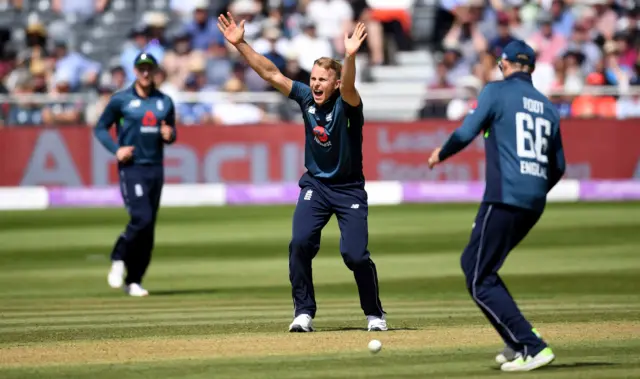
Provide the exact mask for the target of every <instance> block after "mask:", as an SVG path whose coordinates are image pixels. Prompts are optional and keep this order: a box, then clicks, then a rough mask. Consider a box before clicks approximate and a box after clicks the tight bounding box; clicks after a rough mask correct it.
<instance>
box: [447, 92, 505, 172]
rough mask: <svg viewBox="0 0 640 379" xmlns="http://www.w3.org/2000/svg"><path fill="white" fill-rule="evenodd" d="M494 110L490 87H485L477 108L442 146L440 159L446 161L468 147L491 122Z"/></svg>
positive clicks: (479, 97)
mask: <svg viewBox="0 0 640 379" xmlns="http://www.w3.org/2000/svg"><path fill="white" fill-rule="evenodd" d="M494 111H495V110H494V107H493V97H492V95H491V93H490V87H485V88H484V89H483V90H482V91H481V92H480V95H479V96H478V106H477V107H476V109H475V110H474V111H471V112H470V113H469V114H468V115H467V116H466V117H465V119H464V121H463V122H462V125H461V126H460V127H459V128H458V129H456V131H454V132H453V134H451V136H450V137H449V139H448V140H447V142H445V143H444V145H443V146H442V150H440V155H439V159H440V161H441V162H442V161H444V160H445V159H447V158H449V157H450V156H452V155H455V154H457V153H458V152H460V151H461V150H462V149H464V148H465V147H467V145H469V144H470V143H471V141H473V139H474V138H475V137H476V136H477V135H478V134H479V133H480V132H481V131H482V129H483V128H484V127H485V125H487V124H488V123H489V122H491V120H492V119H493V116H494Z"/></svg>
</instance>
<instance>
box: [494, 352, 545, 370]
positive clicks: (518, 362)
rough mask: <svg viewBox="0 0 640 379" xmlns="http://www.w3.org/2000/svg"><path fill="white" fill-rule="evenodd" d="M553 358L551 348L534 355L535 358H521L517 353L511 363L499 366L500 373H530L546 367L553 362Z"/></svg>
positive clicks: (528, 356)
mask: <svg viewBox="0 0 640 379" xmlns="http://www.w3.org/2000/svg"><path fill="white" fill-rule="evenodd" d="M555 358H556V356H555V355H554V354H553V351H551V348H549V347H547V348H545V349H544V350H542V351H541V352H539V353H538V354H536V356H535V357H532V356H530V355H527V356H526V357H523V356H522V354H520V353H517V355H516V359H514V360H513V361H511V362H506V363H503V364H502V366H500V369H501V370H502V371H511V372H513V371H531V370H535V369H537V368H540V367H543V366H546V365H548V364H549V363H551V362H553V360H554V359H555Z"/></svg>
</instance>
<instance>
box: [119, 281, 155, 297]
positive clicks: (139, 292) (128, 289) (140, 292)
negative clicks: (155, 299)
mask: <svg viewBox="0 0 640 379" xmlns="http://www.w3.org/2000/svg"><path fill="white" fill-rule="evenodd" d="M124 292H125V293H126V294H127V295H129V296H135V297H144V296H148V295H149V291H147V290H146V289H144V288H142V287H141V286H140V284H138V283H131V284H129V285H128V286H124Z"/></svg>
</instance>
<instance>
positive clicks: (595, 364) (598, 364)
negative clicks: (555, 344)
mask: <svg viewBox="0 0 640 379" xmlns="http://www.w3.org/2000/svg"><path fill="white" fill-rule="evenodd" d="M617 365H618V364H617V363H611V362H573V363H552V364H550V365H549V366H545V367H540V368H539V369H538V370H536V371H541V370H543V371H547V370H548V371H553V370H565V369H572V368H573V369H576V368H583V367H606V366H617ZM492 368H493V369H494V370H496V371H500V367H492Z"/></svg>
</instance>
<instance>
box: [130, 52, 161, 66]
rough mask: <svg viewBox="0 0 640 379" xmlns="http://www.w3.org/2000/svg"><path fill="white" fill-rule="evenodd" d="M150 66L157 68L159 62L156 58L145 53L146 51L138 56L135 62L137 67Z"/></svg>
mask: <svg viewBox="0 0 640 379" xmlns="http://www.w3.org/2000/svg"><path fill="white" fill-rule="evenodd" d="M144 63H147V64H150V65H152V66H157V65H158V61H157V60H156V58H155V57H154V56H153V55H151V54H149V53H145V52H144V51H143V52H141V53H140V54H138V55H137V56H136V59H135V60H134V61H133V65H134V66H137V65H139V64H144Z"/></svg>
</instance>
